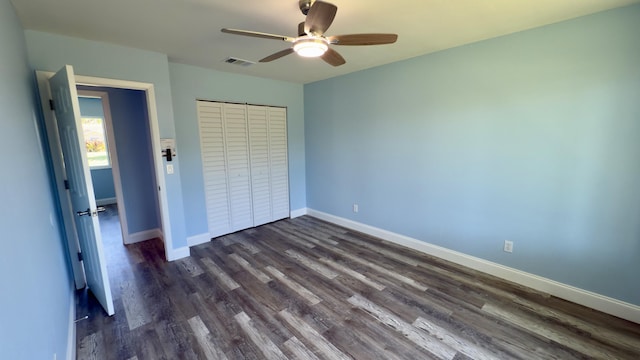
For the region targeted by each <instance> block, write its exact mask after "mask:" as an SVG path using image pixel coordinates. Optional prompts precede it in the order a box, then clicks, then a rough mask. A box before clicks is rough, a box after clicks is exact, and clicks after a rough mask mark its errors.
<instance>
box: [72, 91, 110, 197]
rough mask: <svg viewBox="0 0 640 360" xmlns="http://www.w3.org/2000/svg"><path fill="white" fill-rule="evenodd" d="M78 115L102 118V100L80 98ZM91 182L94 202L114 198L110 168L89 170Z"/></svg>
mask: <svg viewBox="0 0 640 360" xmlns="http://www.w3.org/2000/svg"><path fill="white" fill-rule="evenodd" d="M78 100H79V101H78V102H79V103H80V114H82V116H86V117H99V118H104V112H103V110H102V100H101V99H98V98H86V97H80V98H79V99H78ZM91 182H92V183H93V192H94V195H95V198H96V200H104V199H113V198H115V197H116V189H115V186H114V184H113V171H111V168H110V167H109V168H100V169H91Z"/></svg>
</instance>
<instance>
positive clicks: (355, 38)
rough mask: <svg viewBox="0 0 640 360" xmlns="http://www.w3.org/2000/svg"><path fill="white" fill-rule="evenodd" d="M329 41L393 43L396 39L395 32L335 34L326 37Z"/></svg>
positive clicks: (340, 42) (371, 43)
mask: <svg viewBox="0 0 640 360" xmlns="http://www.w3.org/2000/svg"><path fill="white" fill-rule="evenodd" d="M327 40H329V43H331V44H335V45H383V44H393V43H394V42H396V40H398V35H396V34H349V35H336V36H329V37H328V38H327Z"/></svg>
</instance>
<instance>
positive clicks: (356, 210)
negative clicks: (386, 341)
mask: <svg viewBox="0 0 640 360" xmlns="http://www.w3.org/2000/svg"><path fill="white" fill-rule="evenodd" d="M353 212H354V213H357V212H358V204H353Z"/></svg>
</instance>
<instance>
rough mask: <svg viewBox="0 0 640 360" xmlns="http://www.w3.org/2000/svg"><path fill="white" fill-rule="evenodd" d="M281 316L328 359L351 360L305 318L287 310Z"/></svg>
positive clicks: (281, 312)
mask: <svg viewBox="0 0 640 360" xmlns="http://www.w3.org/2000/svg"><path fill="white" fill-rule="evenodd" d="M280 317H282V319H284V321H286V322H287V323H288V324H289V325H290V326H291V327H292V329H293V330H295V331H298V332H299V333H300V335H301V336H302V337H304V338H306V339H307V340H308V341H310V342H311V343H313V344H314V346H315V347H316V348H317V349H318V351H320V352H321V353H322V354H324V355H325V356H326V357H327V358H328V359H338V360H349V359H351V357H349V356H347V355H345V354H344V353H343V352H342V351H340V350H339V349H338V348H336V347H335V346H334V345H333V344H332V343H331V342H329V341H328V340H327V339H325V338H324V337H323V336H322V335H321V334H320V333H318V331H316V329H314V328H313V327H311V326H310V325H309V324H307V323H306V322H305V321H304V320H302V319H300V318H298V317H296V316H294V315H292V314H291V313H289V312H288V311H287V310H282V311H280Z"/></svg>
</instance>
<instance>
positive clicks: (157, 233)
mask: <svg viewBox="0 0 640 360" xmlns="http://www.w3.org/2000/svg"><path fill="white" fill-rule="evenodd" d="M153 238H160V239H162V230H160V229H151V230H145V231H138V232H137V233H133V234H129V236H127V237H126V239H125V240H124V243H125V244H135V243H139V242H141V241H145V240H150V239H153Z"/></svg>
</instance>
